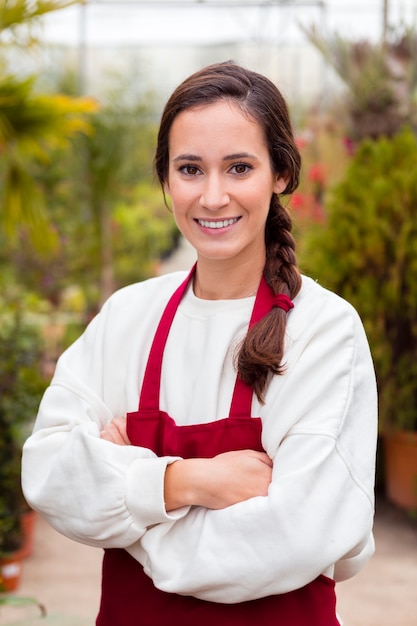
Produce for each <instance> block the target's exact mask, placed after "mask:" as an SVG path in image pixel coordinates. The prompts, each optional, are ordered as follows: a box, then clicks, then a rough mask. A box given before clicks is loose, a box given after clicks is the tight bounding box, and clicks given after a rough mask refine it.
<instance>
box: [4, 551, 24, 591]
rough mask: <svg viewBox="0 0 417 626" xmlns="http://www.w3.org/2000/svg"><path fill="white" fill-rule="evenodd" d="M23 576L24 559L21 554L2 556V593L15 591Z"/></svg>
mask: <svg viewBox="0 0 417 626" xmlns="http://www.w3.org/2000/svg"><path fill="white" fill-rule="evenodd" d="M21 575H22V557H21V555H20V553H19V552H16V553H12V554H8V555H4V556H0V592H1V591H6V592H7V591H14V590H15V589H17V588H18V587H19V584H20V578H21Z"/></svg>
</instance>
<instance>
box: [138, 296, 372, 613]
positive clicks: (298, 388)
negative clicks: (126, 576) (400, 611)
mask: <svg viewBox="0 0 417 626" xmlns="http://www.w3.org/2000/svg"><path fill="white" fill-rule="evenodd" d="M335 298H336V297H335ZM310 304H311V310H310V312H309V313H310V314H309V315H308V316H306V315H305V311H304V314H303V313H302V309H303V306H302V305H300V311H299V312H298V313H296V310H294V318H293V319H294V323H292V329H293V331H294V328H295V327H296V326H297V321H296V320H297V319H298V317H297V316H299V318H300V319H301V318H305V319H307V320H308V325H306V326H305V327H303V328H302V329H301V330H300V332H299V333H297V332H293V335H292V338H291V337H289V338H288V344H289V345H288V349H287V351H286V365H287V372H286V374H285V375H284V376H281V377H275V379H274V381H273V383H272V384H271V385H270V389H269V390H268V393H267V397H266V405H265V411H264V414H263V416H262V419H263V445H264V448H265V450H266V452H267V453H268V454H269V456H270V457H271V458H272V459H273V478H272V483H271V485H270V489H269V493H268V496H267V497H257V498H252V499H250V500H247V501H245V502H242V503H239V504H236V505H234V506H231V507H228V508H225V509H222V510H217V511H214V510H207V509H204V508H200V507H195V508H193V509H192V510H191V511H190V512H189V513H188V515H187V516H186V517H183V518H182V519H179V520H177V521H173V522H169V523H163V524H160V525H159V526H156V527H154V528H152V529H149V530H148V532H147V533H146V534H145V535H144V536H143V538H142V539H141V541H140V542H138V544H136V545H134V546H131V548H129V551H130V552H131V554H133V555H134V556H136V558H140V559H141V561H142V563H144V564H145V570H146V572H147V573H148V574H149V576H151V578H152V579H153V581H154V583H155V585H156V586H157V587H158V588H160V589H163V590H165V591H168V592H176V593H180V594H190V595H194V596H196V597H199V598H201V599H203V600H209V601H215V602H223V603H234V602H241V601H246V600H251V599H254V598H258V597H263V596H267V595H270V594H279V593H285V592H288V591H291V590H293V589H297V588H300V587H302V586H304V585H305V584H307V583H308V582H310V581H312V580H314V579H315V578H316V577H317V576H319V575H320V574H325V575H328V576H330V577H334V578H335V579H336V580H342V579H344V578H348V577H350V576H353V575H354V574H355V573H357V572H358V571H359V570H360V569H361V568H362V567H363V565H364V564H365V562H366V561H367V560H368V559H369V558H370V556H371V555H372V553H373V537H372V525H373V511H374V508H373V483H374V470H375V467H374V463H375V447H376V385H375V376H374V369H373V364H372V360H371V356H370V352H369V348H368V344H367V340H366V337H365V334H364V331H363V328H362V324H361V322H360V320H359V318H358V316H357V314H356V312H355V311H353V309H351V307H350V306H349V305H347V303H344V302H343V301H341V300H340V299H334V300H332V299H330V300H329V301H324V302H321V303H317V306H318V309H317V315H316V314H315V310H314V309H315V304H314V303H310ZM292 315H293V313H292ZM300 327H301V325H300ZM219 488H221V486H219Z"/></svg>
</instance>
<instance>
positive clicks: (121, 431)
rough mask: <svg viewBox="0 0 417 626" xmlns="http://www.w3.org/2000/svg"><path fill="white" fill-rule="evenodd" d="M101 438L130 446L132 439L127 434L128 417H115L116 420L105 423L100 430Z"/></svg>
mask: <svg viewBox="0 0 417 626" xmlns="http://www.w3.org/2000/svg"><path fill="white" fill-rule="evenodd" d="M100 439H106V440H107V441H111V442H112V443H117V444H118V445H119V446H130V440H129V439H128V436H127V434H126V419H125V418H124V417H115V418H114V420H112V421H111V422H109V423H108V424H105V425H104V426H103V429H102V430H101V431H100Z"/></svg>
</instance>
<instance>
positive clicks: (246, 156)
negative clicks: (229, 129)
mask: <svg viewBox="0 0 417 626" xmlns="http://www.w3.org/2000/svg"><path fill="white" fill-rule="evenodd" d="M257 158H258V157H257V156H256V155H255V154H250V153H249V152H236V153H234V154H227V155H226V156H224V157H223V161H235V160H236V159H257Z"/></svg>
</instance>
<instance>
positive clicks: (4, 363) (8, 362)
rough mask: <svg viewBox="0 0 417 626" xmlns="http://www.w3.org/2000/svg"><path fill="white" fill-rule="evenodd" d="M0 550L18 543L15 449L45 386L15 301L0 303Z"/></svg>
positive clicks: (34, 340) (38, 348) (34, 338)
mask: <svg viewBox="0 0 417 626" xmlns="http://www.w3.org/2000/svg"><path fill="white" fill-rule="evenodd" d="M0 354H1V359H0V553H1V552H9V551H13V550H15V549H18V548H19V547H20V542H21V529H20V515H21V513H22V512H23V511H24V510H25V506H26V505H25V500H24V497H23V493H22V490H21V485H20V460H21V447H22V443H23V440H24V439H25V437H26V435H27V432H26V429H27V428H29V427H30V426H31V424H32V422H33V419H34V416H35V414H36V411H37V407H38V405H39V401H40V398H41V396H42V393H43V391H44V389H45V387H46V382H45V380H44V379H43V377H42V375H41V354H42V341H41V337H40V334H39V332H38V330H37V329H36V328H35V327H34V326H33V325H30V324H29V323H28V322H27V321H24V319H23V317H22V313H21V310H20V306H19V305H10V304H6V303H5V302H1V324H0Z"/></svg>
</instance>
